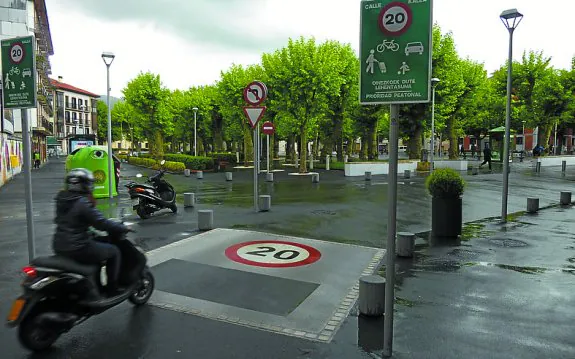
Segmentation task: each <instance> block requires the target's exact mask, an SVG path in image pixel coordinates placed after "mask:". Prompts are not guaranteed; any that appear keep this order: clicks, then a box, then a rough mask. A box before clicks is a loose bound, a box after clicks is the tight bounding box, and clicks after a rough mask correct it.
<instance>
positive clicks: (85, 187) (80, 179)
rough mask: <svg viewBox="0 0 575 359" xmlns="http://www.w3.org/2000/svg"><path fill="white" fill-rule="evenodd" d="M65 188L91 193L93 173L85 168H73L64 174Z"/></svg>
mask: <svg viewBox="0 0 575 359" xmlns="http://www.w3.org/2000/svg"><path fill="white" fill-rule="evenodd" d="M65 185H66V190H68V191H71V192H80V193H92V191H93V190H94V175H93V174H92V172H91V171H89V170H87V169H85V168H74V169H73V170H71V171H70V172H68V174H67V175H66V180H65Z"/></svg>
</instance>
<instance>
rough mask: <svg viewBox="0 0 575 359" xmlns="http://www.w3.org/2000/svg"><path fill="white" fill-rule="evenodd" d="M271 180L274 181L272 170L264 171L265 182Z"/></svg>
mask: <svg viewBox="0 0 575 359" xmlns="http://www.w3.org/2000/svg"><path fill="white" fill-rule="evenodd" d="M273 181H274V173H273V172H269V173H266V182H273Z"/></svg>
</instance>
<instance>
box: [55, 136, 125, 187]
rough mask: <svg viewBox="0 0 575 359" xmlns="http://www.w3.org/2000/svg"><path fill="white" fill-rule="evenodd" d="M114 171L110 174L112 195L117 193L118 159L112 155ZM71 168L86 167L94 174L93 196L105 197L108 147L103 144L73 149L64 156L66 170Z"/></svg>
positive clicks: (107, 183)
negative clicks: (111, 176)
mask: <svg viewBox="0 0 575 359" xmlns="http://www.w3.org/2000/svg"><path fill="white" fill-rule="evenodd" d="M113 159H114V168H113V171H114V173H113V174H112V175H113V176H114V177H113V180H112V183H113V186H114V188H113V192H112V194H113V195H114V197H116V196H117V195H118V185H117V181H118V176H119V161H117V160H116V158H115V156H114V158H113ZM73 168H86V169H88V170H90V171H92V173H93V174H94V178H95V183H94V198H106V197H108V196H109V192H108V191H109V190H108V185H109V182H108V148H107V147H105V146H88V147H83V148H79V149H77V150H74V151H73V152H72V153H70V154H69V155H68V157H67V158H66V171H70V170H71V169H73Z"/></svg>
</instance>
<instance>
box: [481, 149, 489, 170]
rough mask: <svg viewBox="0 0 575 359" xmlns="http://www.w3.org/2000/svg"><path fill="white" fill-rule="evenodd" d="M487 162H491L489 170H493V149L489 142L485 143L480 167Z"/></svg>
mask: <svg viewBox="0 0 575 359" xmlns="http://www.w3.org/2000/svg"><path fill="white" fill-rule="evenodd" d="M486 163H489V170H490V171H491V149H490V148H489V144H488V143H486V144H485V148H484V149H483V163H481V164H480V165H479V168H481V167H482V166H483V165H484V164H486Z"/></svg>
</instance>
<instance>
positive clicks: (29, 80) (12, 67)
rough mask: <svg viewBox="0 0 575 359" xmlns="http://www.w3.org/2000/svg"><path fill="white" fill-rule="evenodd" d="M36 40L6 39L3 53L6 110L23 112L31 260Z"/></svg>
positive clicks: (33, 38) (25, 178) (32, 251)
mask: <svg viewBox="0 0 575 359" xmlns="http://www.w3.org/2000/svg"><path fill="white" fill-rule="evenodd" d="M35 44H36V40H35V37H34V36H24V37H18V38H11V39H4V40H2V41H1V51H2V56H1V58H2V59H1V60H2V80H3V81H2V86H3V88H2V98H3V101H2V102H3V104H4V108H5V109H13V110H14V109H20V110H21V114H22V137H23V138H22V141H23V143H22V145H23V146H22V147H23V151H22V152H23V156H24V164H23V167H24V168H23V172H24V193H25V197H26V198H25V202H26V223H27V234H28V258H29V260H30V261H32V260H33V259H34V257H35V256H36V248H35V247H36V246H35V238H34V237H35V233H34V221H33V218H34V217H33V204H32V203H33V202H32V173H31V172H32V148H31V146H32V145H31V140H30V124H29V122H28V109H29V108H36V54H35Z"/></svg>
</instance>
